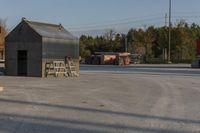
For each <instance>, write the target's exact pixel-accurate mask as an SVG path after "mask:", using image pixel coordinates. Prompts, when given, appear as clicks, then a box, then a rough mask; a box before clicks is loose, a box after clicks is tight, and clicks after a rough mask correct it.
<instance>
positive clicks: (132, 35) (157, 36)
mask: <svg viewBox="0 0 200 133" xmlns="http://www.w3.org/2000/svg"><path fill="white" fill-rule="evenodd" d="M168 31H169V28H168V27H167V26H162V27H154V26H148V27H147V26H144V27H143V28H138V29H130V30H129V31H128V33H127V34H120V33H116V32H115V31H114V30H109V31H107V32H106V33H105V34H104V35H101V36H96V37H92V36H86V35H82V36H81V37H80V40H79V41H80V56H81V57H82V58H86V57H88V56H90V55H92V54H94V53H95V52H124V51H126V44H127V51H128V52H130V53H132V54H139V55H143V56H144V57H145V58H144V59H145V61H146V62H151V60H153V59H161V60H165V59H166V53H168V52H167V51H168V44H169V36H168ZM171 34H172V35H171V60H172V61H177V62H181V61H191V60H193V59H194V58H195V54H196V40H197V38H199V36H200V26H199V25H198V24H195V23H193V24H191V25H190V24H188V23H187V22H185V21H184V20H181V21H180V22H178V23H176V24H173V25H172V28H171Z"/></svg>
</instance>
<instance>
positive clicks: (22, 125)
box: [0, 72, 200, 133]
mask: <svg viewBox="0 0 200 133" xmlns="http://www.w3.org/2000/svg"><path fill="white" fill-rule="evenodd" d="M199 81H200V77H199V76H188V75H183V76H180V75H162V74H160V75H159V74H156V75H154V74H133V73H131V74H128V73H124V74H122V73H120V74H117V73H92V72H90V73H86V72H84V73H83V74H82V75H81V77H79V78H45V79H42V78H25V77H6V76H0V86H2V87H4V91H3V92H0V133H200V103H199V102H200V82H199Z"/></svg>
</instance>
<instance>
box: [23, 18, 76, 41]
mask: <svg viewBox="0 0 200 133" xmlns="http://www.w3.org/2000/svg"><path fill="white" fill-rule="evenodd" d="M24 21H25V22H26V23H27V24H28V25H29V26H30V27H31V28H32V29H33V30H35V31H36V32H37V33H38V34H39V35H41V36H42V37H48V38H56V39H70V40H74V39H76V37H74V36H73V35H72V34H71V33H70V32H69V31H67V30H66V29H65V28H64V27H63V26H62V25H61V24H59V25H57V24H49V23H41V22H36V21H28V20H24Z"/></svg>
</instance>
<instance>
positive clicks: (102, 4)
mask: <svg viewBox="0 0 200 133" xmlns="http://www.w3.org/2000/svg"><path fill="white" fill-rule="evenodd" d="M0 2H1V4H0V17H1V18H7V19H8V21H7V25H8V28H9V29H12V28H13V27H14V26H15V25H17V24H18V23H19V22H20V20H21V18H22V17H26V18H27V19H30V20H36V21H44V22H51V23H62V24H63V25H64V26H65V27H66V28H67V29H68V30H70V31H72V32H73V33H76V34H77V33H79V34H80V33H90V32H88V31H91V30H92V31H93V32H95V31H97V30H101V31H102V30H105V29H109V28H113V29H115V30H116V31H119V32H120V31H126V30H127V29H128V28H130V27H133V28H138V27H142V26H144V25H147V26H148V25H155V26H159V25H164V24H165V13H167V12H168V2H169V0H0ZM172 15H173V22H175V21H177V20H178V19H181V18H183V19H186V20H187V21H188V22H189V23H192V22H193V21H194V22H196V23H198V24H199V22H200V0H172Z"/></svg>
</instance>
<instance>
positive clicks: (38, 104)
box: [0, 98, 200, 124]
mask: <svg viewBox="0 0 200 133" xmlns="http://www.w3.org/2000/svg"><path fill="white" fill-rule="evenodd" d="M1 102H4V103H17V104H27V105H34V106H43V107H51V108H61V109H67V110H76V111H82V112H91V113H101V114H111V115H120V116H124V117H134V118H139V119H145V120H146V119H150V120H151V119H152V120H160V121H169V122H176V123H180V122H181V123H185V124H200V120H191V119H182V118H170V117H161V116H150V115H144V114H137V113H128V112H117V111H110V110H100V109H93V108H84V107H76V106H68V105H55V104H47V103H38V102H28V101H19V100H8V99H2V98H0V103H1Z"/></svg>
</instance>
